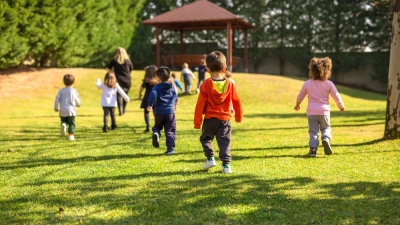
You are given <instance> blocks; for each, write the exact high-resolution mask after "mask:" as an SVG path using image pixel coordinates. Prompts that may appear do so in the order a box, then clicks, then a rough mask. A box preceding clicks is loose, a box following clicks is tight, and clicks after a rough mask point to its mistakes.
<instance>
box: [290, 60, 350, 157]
mask: <svg viewBox="0 0 400 225" xmlns="http://www.w3.org/2000/svg"><path fill="white" fill-rule="evenodd" d="M308 69H309V78H310V79H309V80H307V81H306V82H304V84H303V86H302V88H301V90H300V92H299V94H298V95H297V101H296V105H295V106H294V110H296V111H299V109H300V104H301V102H302V101H303V99H304V98H305V96H306V95H308V107H307V117H308V133H309V135H310V140H309V147H310V151H309V153H308V156H310V157H316V156H317V148H318V146H319V141H318V133H319V130H321V140H322V145H323V146H324V152H325V154H326V155H331V154H332V148H331V144H330V141H331V140H332V134H331V130H332V129H331V125H330V110H331V108H330V104H329V95H331V97H332V98H333V100H334V101H335V103H336V106H337V107H338V108H339V109H340V111H343V110H344V103H343V101H342V98H341V97H340V94H339V92H338V91H337V89H336V87H335V85H334V84H333V83H332V81H330V80H328V79H329V78H330V76H331V70H332V61H331V59H330V58H329V57H325V58H315V57H314V58H312V59H311V61H310V64H309V65H308Z"/></svg>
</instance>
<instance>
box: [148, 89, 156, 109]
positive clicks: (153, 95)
mask: <svg viewBox="0 0 400 225" xmlns="http://www.w3.org/2000/svg"><path fill="white" fill-rule="evenodd" d="M156 98H157V85H156V86H154V87H153V89H152V90H151V93H150V96H149V102H148V104H147V105H148V106H147V108H146V109H147V111H149V112H151V111H152V110H153V106H154V105H155V104H156Z"/></svg>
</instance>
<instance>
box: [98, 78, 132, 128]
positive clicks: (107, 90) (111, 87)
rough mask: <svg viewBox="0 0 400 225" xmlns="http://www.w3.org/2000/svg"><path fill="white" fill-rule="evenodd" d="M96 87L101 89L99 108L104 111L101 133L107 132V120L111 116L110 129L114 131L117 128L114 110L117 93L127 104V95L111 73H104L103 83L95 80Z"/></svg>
mask: <svg viewBox="0 0 400 225" xmlns="http://www.w3.org/2000/svg"><path fill="white" fill-rule="evenodd" d="M96 87H97V88H98V89H102V90H103V91H102V94H101V102H100V103H101V106H102V107H103V111H104V118H103V122H104V126H103V132H107V131H108V118H109V117H110V115H111V128H112V129H113V130H114V129H115V128H117V124H116V118H115V109H116V107H117V93H119V94H120V95H121V96H122V98H124V100H125V101H126V102H129V97H128V95H127V94H126V93H125V92H124V90H122V88H121V87H120V86H119V85H118V83H117V78H116V77H115V75H114V73H113V72H108V73H106V76H105V77H104V82H103V83H101V80H100V78H97V81H96Z"/></svg>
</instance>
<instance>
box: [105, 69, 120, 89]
mask: <svg viewBox="0 0 400 225" xmlns="http://www.w3.org/2000/svg"><path fill="white" fill-rule="evenodd" d="M104 84H105V85H106V86H107V87H109V88H116V87H117V78H116V77H115V74H114V73H113V72H108V73H106V76H105V77H104Z"/></svg>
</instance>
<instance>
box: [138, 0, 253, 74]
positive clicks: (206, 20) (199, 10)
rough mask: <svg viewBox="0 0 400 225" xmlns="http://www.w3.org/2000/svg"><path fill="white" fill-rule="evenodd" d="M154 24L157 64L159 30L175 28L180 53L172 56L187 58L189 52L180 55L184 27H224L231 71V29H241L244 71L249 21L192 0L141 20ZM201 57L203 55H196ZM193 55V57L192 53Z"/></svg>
mask: <svg viewBox="0 0 400 225" xmlns="http://www.w3.org/2000/svg"><path fill="white" fill-rule="evenodd" d="M142 23H143V24H148V25H151V26H154V27H155V28H156V64H157V66H160V65H161V58H160V30H161V29H164V30H171V31H176V32H179V38H180V48H179V52H180V54H181V55H177V56H175V60H177V59H179V58H185V59H186V60H190V58H193V55H192V56H188V55H186V56H185V55H183V43H182V42H183V40H182V39H183V38H182V33H183V32H185V31H196V30H197V31H198V30H226V36H227V38H226V39H227V40H228V43H227V52H226V58H227V64H228V65H227V66H228V70H230V71H232V65H233V62H234V57H233V55H232V39H233V37H232V30H233V29H241V30H243V32H244V55H243V59H244V63H243V64H244V70H245V72H248V50H247V29H255V28H256V27H254V26H253V25H251V24H249V23H247V22H245V21H244V20H243V19H241V18H239V17H237V16H236V15H235V14H233V13H231V12H229V11H228V10H226V9H224V8H221V7H219V6H218V5H216V4H214V3H211V2H209V1H207V0H197V1H195V2H193V3H190V4H187V5H184V6H182V7H179V8H176V9H174V10H171V11H169V12H165V13H163V14H160V15H158V16H156V17H154V18H151V19H147V20H145V21H143V22H142ZM199 57H204V55H203V54H202V55H199ZM195 58H196V57H195Z"/></svg>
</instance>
